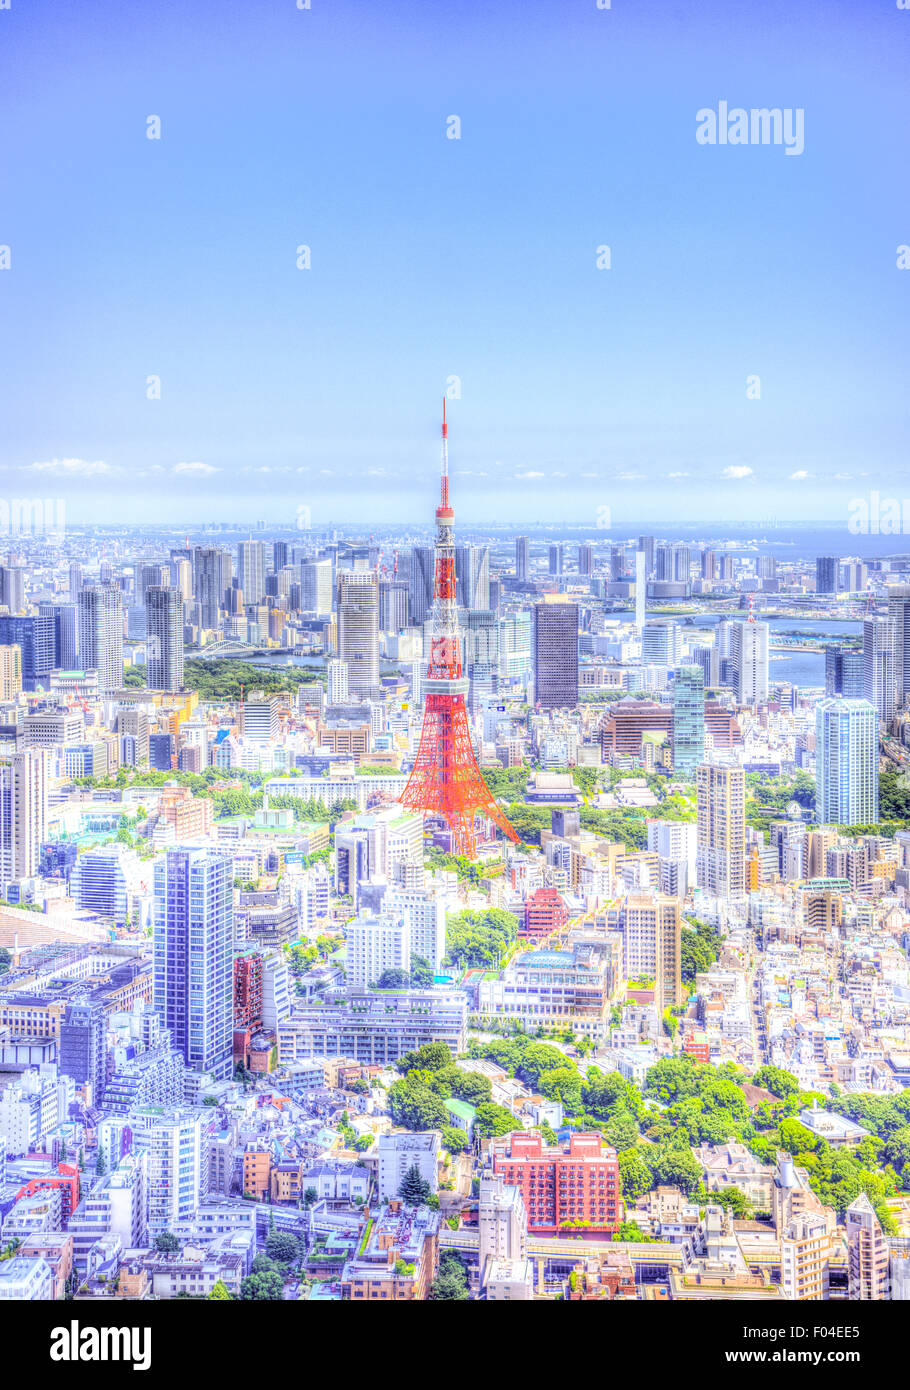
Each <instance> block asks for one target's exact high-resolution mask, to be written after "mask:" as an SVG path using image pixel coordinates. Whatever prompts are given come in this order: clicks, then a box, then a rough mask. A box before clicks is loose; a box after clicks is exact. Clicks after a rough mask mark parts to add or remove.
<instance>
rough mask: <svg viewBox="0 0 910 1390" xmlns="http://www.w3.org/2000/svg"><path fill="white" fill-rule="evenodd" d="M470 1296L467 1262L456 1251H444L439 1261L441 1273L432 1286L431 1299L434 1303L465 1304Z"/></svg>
mask: <svg viewBox="0 0 910 1390" xmlns="http://www.w3.org/2000/svg"><path fill="white" fill-rule="evenodd" d="M469 1296H470V1295H469V1291H468V1271H467V1266H466V1264H465V1262H464V1261H463V1260H462V1259H461V1257H460V1255H459V1254H458V1253H457V1252H456V1251H455V1250H444V1251H443V1252H442V1255H441V1256H440V1259H439V1273H438V1274H437V1276H436V1278H435V1279H434V1280H433V1283H432V1284H431V1286H430V1294H429V1297H430V1298H431V1299H433V1300H434V1301H442V1300H445V1301H447V1302H458V1303H464V1302H466V1301H467V1299H468V1298H469Z"/></svg>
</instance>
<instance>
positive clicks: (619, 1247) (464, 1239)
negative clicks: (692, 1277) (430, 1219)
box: [439, 1226, 684, 1289]
mask: <svg viewBox="0 0 910 1390" xmlns="http://www.w3.org/2000/svg"><path fill="white" fill-rule="evenodd" d="M439 1244H440V1248H441V1249H444V1250H445V1249H449V1250H457V1251H459V1253H460V1254H462V1255H466V1256H467V1257H468V1259H470V1260H476V1259H477V1258H478V1250H479V1245H480V1237H479V1235H478V1233H477V1232H476V1231H464V1230H460V1231H451V1230H449V1229H448V1228H447V1227H445V1226H444V1227H443V1228H442V1230H441V1231H440V1232H439ZM525 1252H526V1254H527V1257H528V1259H529V1260H532V1261H533V1262H534V1265H535V1268H536V1273H537V1285H538V1288H541V1289H542V1288H543V1287H544V1284H545V1275H549V1276H550V1278H553V1277H559V1276H564V1275H565V1274H567V1273H568V1271H569V1270H570V1269H572V1268H573V1267H574V1266H575V1265H576V1264H577V1263H578V1261H579V1260H582V1259H584V1258H585V1256H592V1255H593V1256H595V1257H596V1258H603V1257H604V1256H606V1255H607V1254H609V1253H612V1254H614V1255H615V1254H616V1253H617V1252H619V1253H621V1254H625V1255H628V1257H629V1259H630V1260H631V1262H632V1268H633V1269H634V1270H635V1278H636V1280H637V1281H638V1282H640V1283H644V1284H652V1283H660V1282H662V1281H664V1280H666V1279H667V1278H668V1276H669V1272H670V1270H671V1269H682V1268H683V1265H684V1258H683V1248H682V1246H681V1245H670V1244H668V1243H667V1242H664V1241H649V1242H643V1243H641V1244H639V1243H637V1242H635V1241H625V1240H607V1241H605V1240H571V1239H566V1238H563V1237H559V1236H535V1235H532V1234H531V1233H530V1232H529V1233H528V1236H527V1239H526V1241H525Z"/></svg>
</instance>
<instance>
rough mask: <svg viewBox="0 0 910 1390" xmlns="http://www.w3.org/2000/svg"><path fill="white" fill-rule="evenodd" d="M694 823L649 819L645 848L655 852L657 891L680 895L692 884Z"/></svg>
mask: <svg viewBox="0 0 910 1390" xmlns="http://www.w3.org/2000/svg"><path fill="white" fill-rule="evenodd" d="M697 841H698V827H697V826H696V825H694V824H691V823H688V822H685V821H667V820H649V821H648V850H649V852H650V853H651V854H656V855H657V859H658V864H659V871H660V891H661V892H662V893H667V894H669V896H670V897H673V898H684V897H685V896H686V894H687V892H688V891H689V889H690V888H694V886H695V862H696V849H697Z"/></svg>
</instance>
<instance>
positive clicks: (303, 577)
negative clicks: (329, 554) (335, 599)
mask: <svg viewBox="0 0 910 1390" xmlns="http://www.w3.org/2000/svg"><path fill="white" fill-rule="evenodd" d="M300 607H301V608H302V610H303V612H304V613H316V614H317V615H319V616H323V617H328V615H329V614H330V613H331V611H332V562H331V560H304V561H303V563H302V564H301V566H300Z"/></svg>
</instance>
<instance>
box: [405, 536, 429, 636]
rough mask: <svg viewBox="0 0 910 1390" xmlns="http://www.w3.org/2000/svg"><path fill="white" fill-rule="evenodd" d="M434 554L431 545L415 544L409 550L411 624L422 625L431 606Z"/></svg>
mask: <svg viewBox="0 0 910 1390" xmlns="http://www.w3.org/2000/svg"><path fill="white" fill-rule="evenodd" d="M435 563H436V555H435V551H434V550H433V547H432V546H431V545H415V546H414V549H413V550H412V551H411V563H410V575H409V581H408V583H409V599H410V617H411V624H412V626H414V627H422V626H423V624H424V623H425V622H426V620H427V617H428V616H429V613H430V609H431V608H432V607H433V567H434V565H435Z"/></svg>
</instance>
